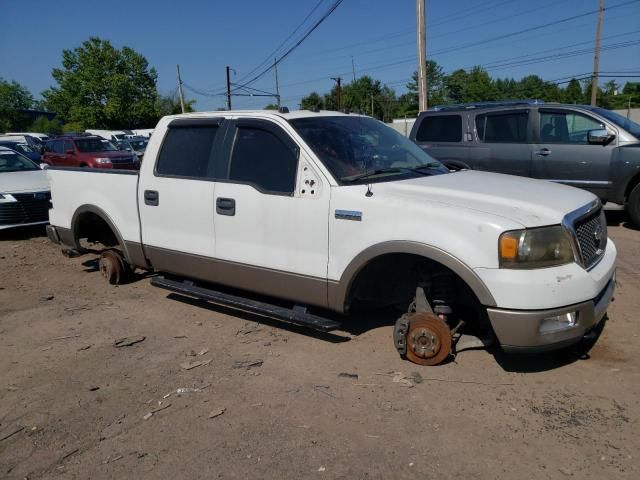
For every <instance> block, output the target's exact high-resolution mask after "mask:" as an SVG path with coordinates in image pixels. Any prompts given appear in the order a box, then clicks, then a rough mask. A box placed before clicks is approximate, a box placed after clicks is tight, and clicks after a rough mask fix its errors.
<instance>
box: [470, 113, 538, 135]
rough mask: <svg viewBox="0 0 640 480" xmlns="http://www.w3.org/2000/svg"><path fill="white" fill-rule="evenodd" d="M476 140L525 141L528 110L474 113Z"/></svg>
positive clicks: (527, 129)
mask: <svg viewBox="0 0 640 480" xmlns="http://www.w3.org/2000/svg"><path fill="white" fill-rule="evenodd" d="M475 126H476V133H477V136H478V140H479V141H480V142H484V143H527V139H528V131H529V111H528V110H519V111H510V112H495V113H493V112H492V113H486V114H480V115H476V118H475Z"/></svg>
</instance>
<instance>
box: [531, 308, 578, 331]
mask: <svg viewBox="0 0 640 480" xmlns="http://www.w3.org/2000/svg"><path fill="white" fill-rule="evenodd" d="M577 316H578V315H577V313H576V312H568V313H563V314H562V315H556V316H553V317H547V318H545V319H544V320H542V322H540V328H539V329H538V331H539V332H540V333H542V334H544V333H553V332H558V331H560V330H566V329H567V328H571V327H574V326H575V324H576V318H577Z"/></svg>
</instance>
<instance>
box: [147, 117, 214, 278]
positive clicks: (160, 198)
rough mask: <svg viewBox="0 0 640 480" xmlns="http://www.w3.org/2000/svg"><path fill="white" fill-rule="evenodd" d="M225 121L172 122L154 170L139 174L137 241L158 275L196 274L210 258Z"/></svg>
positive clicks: (192, 120) (183, 120) (180, 120)
mask: <svg viewBox="0 0 640 480" xmlns="http://www.w3.org/2000/svg"><path fill="white" fill-rule="evenodd" d="M223 128H224V121H223V119H220V118H206V119H175V120H173V121H172V122H171V123H170V124H169V126H168V129H167V131H166V133H165V137H164V139H163V140H162V144H161V146H160V150H159V152H158V155H157V156H156V159H155V160H156V164H155V165H154V167H153V172H151V171H150V170H145V174H142V175H140V180H139V182H140V184H139V187H138V206H139V211H140V222H141V226H142V243H143V244H144V246H145V253H146V255H147V258H148V259H149V260H150V261H151V264H152V265H153V266H154V267H155V268H157V269H159V270H163V271H167V272H172V273H179V274H183V275H191V276H196V277H198V276H200V275H198V272H197V271H196V270H195V267H193V265H195V266H196V267H198V268H200V267H202V268H205V267H206V266H207V265H206V260H207V259H211V258H213V257H214V253H215V244H214V242H215V235H214V224H213V221H214V218H213V215H214V191H215V182H214V180H215V178H216V175H217V174H218V173H217V171H216V165H219V162H218V159H219V155H220V146H221V141H222V138H223V135H222V133H221V131H222V130H223Z"/></svg>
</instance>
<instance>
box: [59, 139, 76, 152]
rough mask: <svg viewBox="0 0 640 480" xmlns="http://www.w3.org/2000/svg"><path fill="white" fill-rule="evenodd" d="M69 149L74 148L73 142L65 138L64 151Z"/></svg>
mask: <svg viewBox="0 0 640 480" xmlns="http://www.w3.org/2000/svg"><path fill="white" fill-rule="evenodd" d="M69 150H73V144H72V143H71V142H70V141H69V140H65V141H64V146H63V147H62V153H67V151H69Z"/></svg>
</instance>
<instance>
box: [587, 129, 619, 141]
mask: <svg viewBox="0 0 640 480" xmlns="http://www.w3.org/2000/svg"><path fill="white" fill-rule="evenodd" d="M614 138H616V136H615V135H613V134H611V133H609V131H608V130H607V129H606V128H598V129H596V130H589V131H588V132H587V142H588V143H589V144H590V145H607V144H609V143H611V141H612V140H613V139H614Z"/></svg>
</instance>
